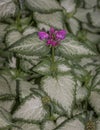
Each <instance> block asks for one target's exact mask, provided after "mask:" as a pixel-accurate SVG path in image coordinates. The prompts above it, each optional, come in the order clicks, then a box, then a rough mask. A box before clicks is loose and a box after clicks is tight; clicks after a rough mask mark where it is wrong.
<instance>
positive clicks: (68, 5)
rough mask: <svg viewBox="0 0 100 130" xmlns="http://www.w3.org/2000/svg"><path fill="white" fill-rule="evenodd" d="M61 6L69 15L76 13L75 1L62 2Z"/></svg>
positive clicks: (66, 0) (61, 0)
mask: <svg viewBox="0 0 100 130" xmlns="http://www.w3.org/2000/svg"><path fill="white" fill-rule="evenodd" d="M60 2H61V6H62V7H64V8H65V9H66V11H67V13H70V12H73V11H75V6H76V4H75V1H74V0H60Z"/></svg>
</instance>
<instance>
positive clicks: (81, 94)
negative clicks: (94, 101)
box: [76, 81, 87, 103]
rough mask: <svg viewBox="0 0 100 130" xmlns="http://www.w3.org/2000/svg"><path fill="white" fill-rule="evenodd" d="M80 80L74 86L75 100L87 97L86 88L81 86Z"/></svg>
mask: <svg viewBox="0 0 100 130" xmlns="http://www.w3.org/2000/svg"><path fill="white" fill-rule="evenodd" d="M81 84H82V83H81V82H79V81H78V83H77V86H76V101H77V103H79V101H83V100H84V99H85V98H86V97H87V89H86V88H85V87H82V86H81Z"/></svg>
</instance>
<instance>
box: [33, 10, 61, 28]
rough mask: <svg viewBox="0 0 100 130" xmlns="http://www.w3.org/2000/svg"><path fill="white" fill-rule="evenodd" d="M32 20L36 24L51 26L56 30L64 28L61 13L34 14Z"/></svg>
mask: <svg viewBox="0 0 100 130" xmlns="http://www.w3.org/2000/svg"><path fill="white" fill-rule="evenodd" d="M34 18H35V20H36V21H37V23H39V22H40V23H44V24H46V25H49V26H53V27H55V28H57V29H63V28H64V21H63V13H62V12H61V11H57V12H54V13H50V14H40V13H37V12H36V13H34Z"/></svg>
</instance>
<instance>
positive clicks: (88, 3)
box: [85, 0, 97, 8]
mask: <svg viewBox="0 0 100 130" xmlns="http://www.w3.org/2000/svg"><path fill="white" fill-rule="evenodd" d="M96 5H97V0H85V8H93V7H95V6H96Z"/></svg>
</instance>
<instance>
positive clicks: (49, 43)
mask: <svg viewBox="0 0 100 130" xmlns="http://www.w3.org/2000/svg"><path fill="white" fill-rule="evenodd" d="M57 44H58V43H57V41H54V40H52V39H49V40H48V41H47V45H52V46H56V45H57Z"/></svg>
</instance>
